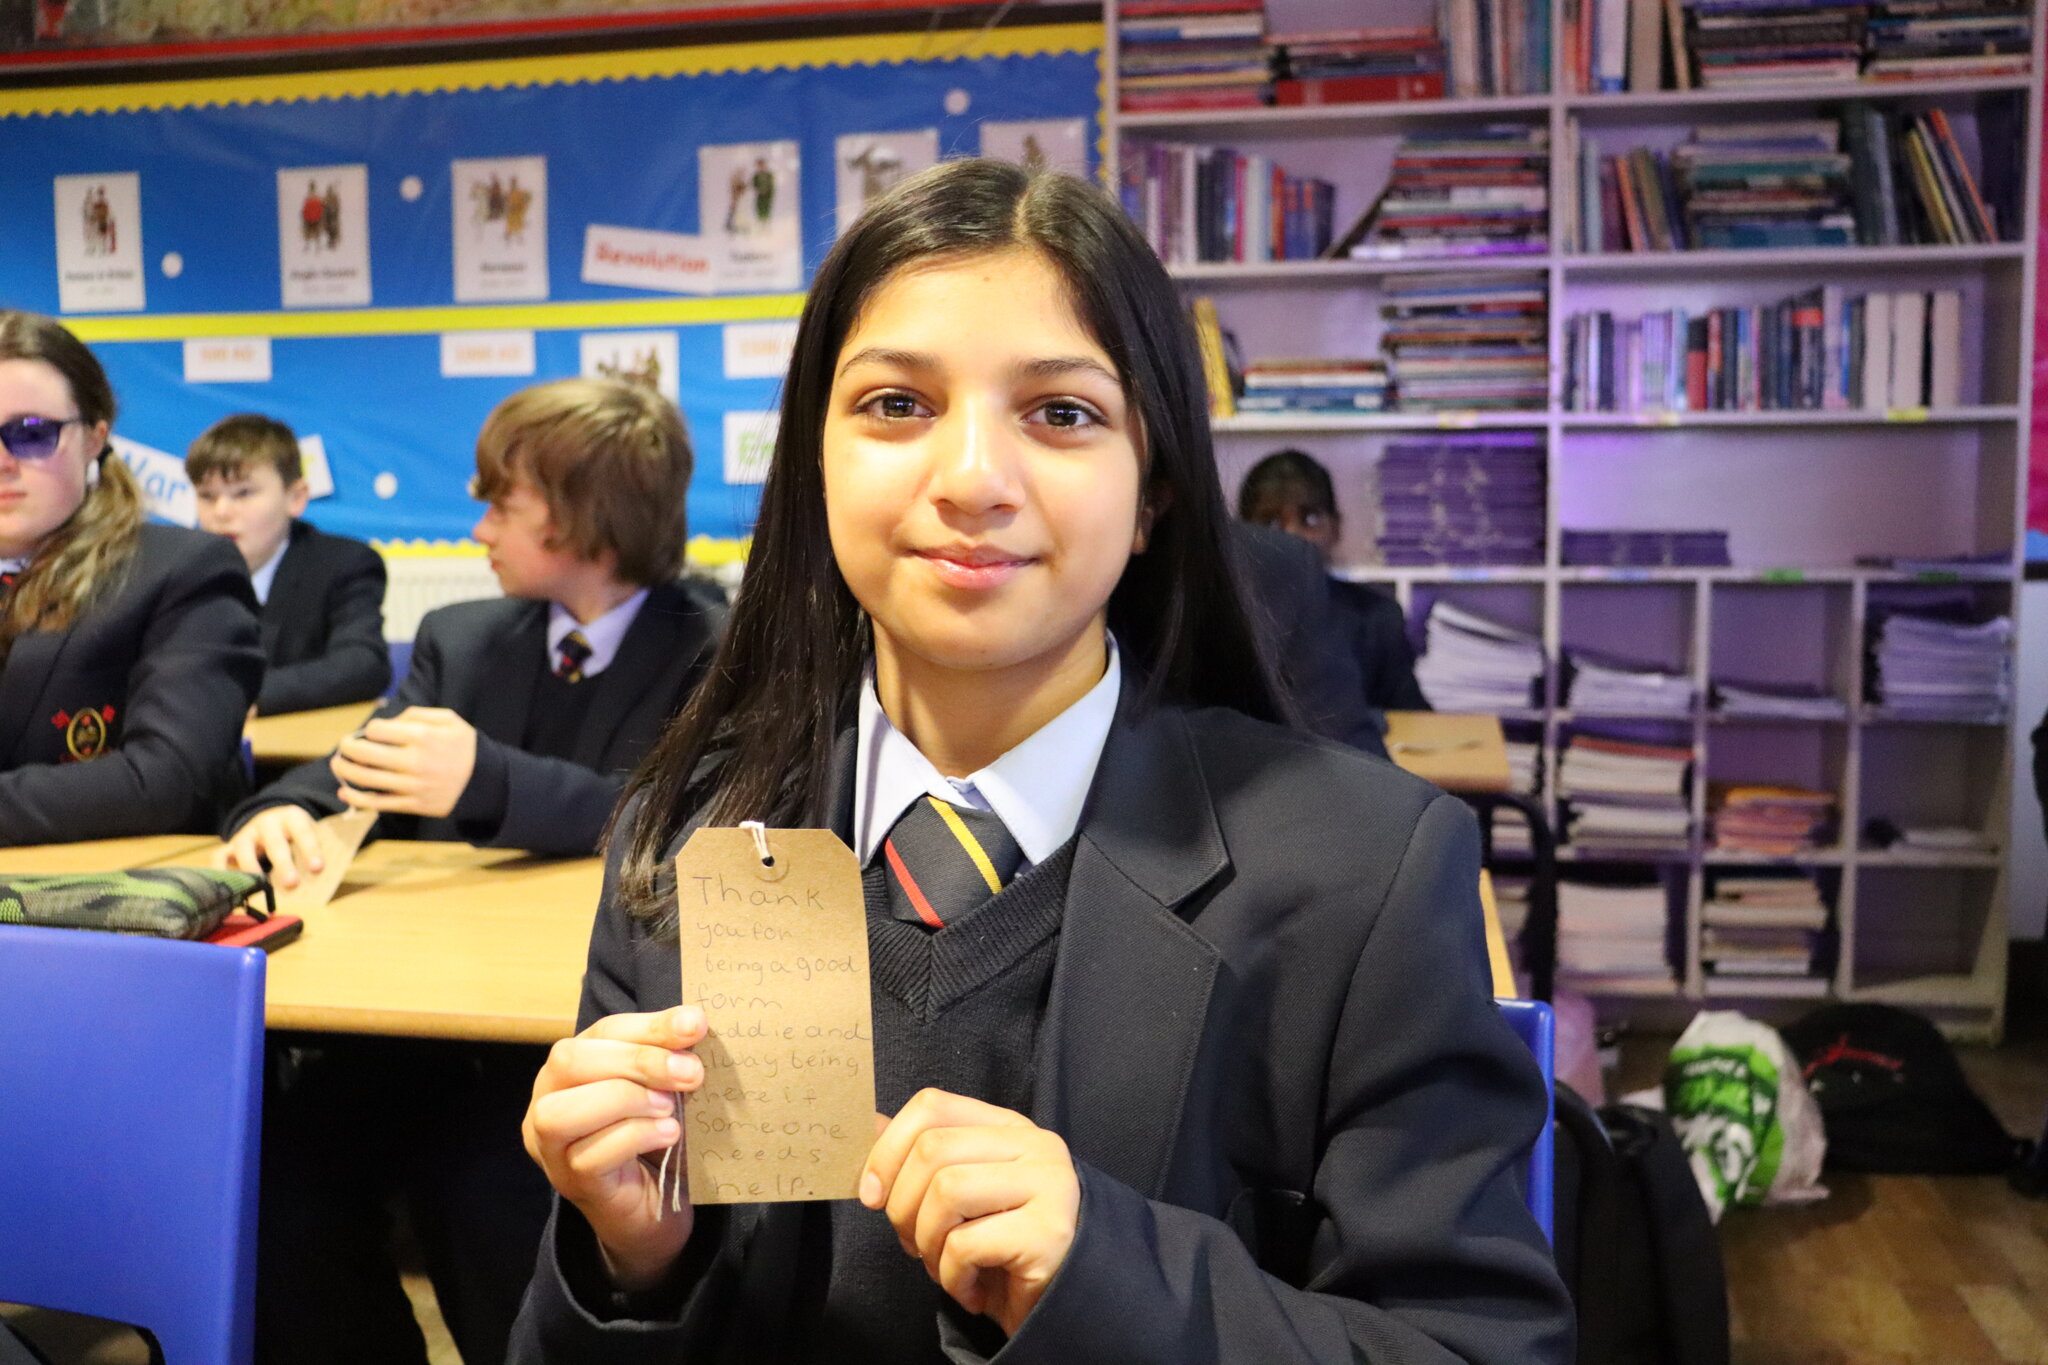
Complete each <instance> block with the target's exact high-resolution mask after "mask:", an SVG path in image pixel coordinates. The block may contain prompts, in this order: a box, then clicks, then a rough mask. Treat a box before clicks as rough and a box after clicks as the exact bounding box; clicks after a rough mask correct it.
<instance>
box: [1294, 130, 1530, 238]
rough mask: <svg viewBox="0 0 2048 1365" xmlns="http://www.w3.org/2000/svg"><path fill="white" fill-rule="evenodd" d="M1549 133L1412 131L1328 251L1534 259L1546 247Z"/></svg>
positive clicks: (1526, 131)
mask: <svg viewBox="0 0 2048 1365" xmlns="http://www.w3.org/2000/svg"><path fill="white" fill-rule="evenodd" d="M1549 184H1550V130H1549V129H1547V128H1545V127H1543V126H1541V125H1540V124H1539V125H1535V126H1531V125H1528V124H1519V123H1511V124H1490V125H1486V126H1483V127H1478V128H1449V129H1431V130H1427V131H1423V132H1415V133H1410V134H1408V135H1407V136H1405V137H1403V138H1402V139H1401V144H1400V146H1399V147H1397V148H1396V149H1395V151H1394V169H1393V176H1392V178H1391V179H1390V180H1389V181H1388V182H1387V188H1386V189H1385V191H1383V192H1382V193H1381V195H1380V197H1379V198H1378V199H1377V200H1375V201H1374V202H1373V204H1372V206H1371V207H1370V208H1368V209H1367V210H1366V211H1365V213H1364V214H1363V215H1361V216H1360V217H1359V219H1358V221H1357V222H1355V223H1353V224H1352V226H1351V228H1350V230H1349V231H1348V232H1346V233H1345V234H1344V235H1343V236H1342V237H1341V238H1339V239H1338V241H1337V244H1336V245H1335V246H1334V247H1333V248H1332V249H1331V254H1332V255H1333V256H1346V255H1348V256H1351V257H1354V258H1357V259H1361V260H1401V259H1408V258H1414V257H1429V256H1499V255H1507V254H1514V253H1518V252H1529V253H1534V252H1541V251H1543V250H1544V249H1545V247H1546V244H1547V243H1548V241H1549V232H1550V214H1549V203H1550V196H1549Z"/></svg>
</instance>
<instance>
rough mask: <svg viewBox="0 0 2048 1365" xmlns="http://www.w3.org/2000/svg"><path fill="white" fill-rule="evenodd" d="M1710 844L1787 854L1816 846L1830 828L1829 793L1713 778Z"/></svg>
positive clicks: (1771, 854) (1832, 813)
mask: <svg viewBox="0 0 2048 1365" xmlns="http://www.w3.org/2000/svg"><path fill="white" fill-rule="evenodd" d="M1707 798H1708V801H1709V803H1710V805H1711V807H1712V816H1711V819H1712V821H1713V827H1714V847H1715V848H1717V849H1720V850H1721V851H1722V852H1723V853H1743V854H1753V855H1755V856H1756V857H1759V858H1790V857H1792V856H1794V855H1796V854H1799V853H1806V852H1810V851H1812V850H1813V849H1816V848H1819V847H1820V846H1821V845H1822V844H1823V843H1825V842H1826V841H1827V840H1829V839H1830V838H1831V837H1832V836H1833V833H1834V823H1835V796H1834V793H1833V792H1824V791H1814V790H1813V789H1811V788H1808V787H1789V786H1764V785H1757V784H1750V783H1739V784H1724V783H1713V784H1710V785H1709V787H1708V789H1707Z"/></svg>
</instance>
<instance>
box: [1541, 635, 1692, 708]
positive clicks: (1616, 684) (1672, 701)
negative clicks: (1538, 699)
mask: <svg viewBox="0 0 2048 1365" xmlns="http://www.w3.org/2000/svg"><path fill="white" fill-rule="evenodd" d="M1565 665H1566V667H1565V677H1566V685H1565V696H1566V700H1567V704H1568V705H1570V706H1571V708H1572V709H1573V710H1575V711H1583V712H1606V713H1608V714H1612V715H1630V716H1684V715H1689V714H1691V712H1692V704H1693V696H1694V692H1693V685H1692V679H1691V678H1690V677H1688V676H1686V675H1685V674H1683V673H1666V672H1664V671H1662V670H1661V669H1655V668H1650V667H1647V666H1644V665H1640V664H1628V663H1621V662H1618V661H1615V660H1612V659H1601V658H1600V657H1598V656H1597V655H1592V654H1588V653H1586V652H1585V651H1583V650H1572V651H1571V652H1569V653H1567V654H1566V655H1565Z"/></svg>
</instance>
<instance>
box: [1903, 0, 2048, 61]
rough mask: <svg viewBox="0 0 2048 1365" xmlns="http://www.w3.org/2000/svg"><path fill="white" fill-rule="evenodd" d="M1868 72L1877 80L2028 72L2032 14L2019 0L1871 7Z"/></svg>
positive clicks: (1940, 0)
mask: <svg viewBox="0 0 2048 1365" xmlns="http://www.w3.org/2000/svg"><path fill="white" fill-rule="evenodd" d="M1865 34H1866V36H1867V38H1868V40H1869V45H1870V60H1869V64H1868V65H1867V66H1865V67H1864V71H1865V73H1866V74H1867V75H1869V76H1871V77H1872V78H1874V79H1877V80H1902V81H1909V80H1928V79H1948V80H1958V79H1966V78H1967V79H1975V78H1981V77H1986V76H2023V75H2025V74H2026V73H2027V69H2028V64H2029V61H2030V59H2031V54H2032V51H2033V46H2034V26H2033V14H2032V11H2031V8H2030V7H2029V6H2028V5H2025V4H2022V3H2019V0H2004V3H1999V0H1992V2H1991V3H1988V4H1987V3H1985V0H1900V3H1896V4H1885V3H1882V2H1880V3H1878V4H1876V5H1873V6H1871V15H1870V22H1869V25H1868V27H1867V28H1866V30H1865Z"/></svg>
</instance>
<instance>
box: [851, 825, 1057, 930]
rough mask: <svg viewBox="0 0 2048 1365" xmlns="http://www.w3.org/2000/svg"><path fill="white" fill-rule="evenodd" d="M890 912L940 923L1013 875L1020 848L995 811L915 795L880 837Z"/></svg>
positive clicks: (912, 919)
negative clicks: (884, 835)
mask: <svg viewBox="0 0 2048 1365" xmlns="http://www.w3.org/2000/svg"><path fill="white" fill-rule="evenodd" d="M882 859H883V862H884V863H885V865H886V866H887V868H888V884H889V913H890V914H892V915H894V916H895V917H896V918H897V919H900V920H906V921H908V922H909V923H912V924H922V925H925V926H926V927H927V928H931V929H943V928H945V927H946V926H947V925H948V924H951V923H953V922H954V921H955V920H958V919H959V918H960V917H961V916H963V915H965V914H967V913H968V912H969V911H971V910H974V909H975V908H976V907H978V906H980V905H981V904H983V903H984V902H985V901H987V900H988V899H989V898H990V897H991V896H993V895H995V894H996V893H997V892H998V891H1001V890H1002V889H1003V886H1004V885H1005V884H1006V883H1007V882H1008V881H1009V880H1010V878H1011V877H1013V876H1015V875H1016V872H1017V868H1018V866H1019V865H1020V864H1022V863H1023V861H1024V851H1023V850H1022V849H1020V848H1018V847H1017V841H1016V840H1015V839H1012V838H1011V837H1010V831H1009V830H1007V829H1005V828H1004V827H1003V822H1002V820H1001V819H1000V818H999V817H998V816H997V815H996V814H995V812H993V811H985V810H968V809H966V808H964V807H959V806H952V805H948V804H947V803H946V802H944V801H941V800H939V799H938V798H937V797H934V796H926V797H923V798H921V799H919V800H918V801H917V802H916V803H915V804H914V805H912V806H911V807H910V809H909V810H906V811H905V812H903V817H902V818H901V819H899V820H898V821H897V822H896V825H895V828H893V829H891V830H890V831H889V837H888V838H887V839H886V840H884V841H883V843H882Z"/></svg>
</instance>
